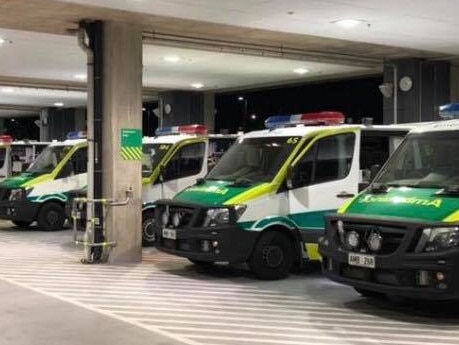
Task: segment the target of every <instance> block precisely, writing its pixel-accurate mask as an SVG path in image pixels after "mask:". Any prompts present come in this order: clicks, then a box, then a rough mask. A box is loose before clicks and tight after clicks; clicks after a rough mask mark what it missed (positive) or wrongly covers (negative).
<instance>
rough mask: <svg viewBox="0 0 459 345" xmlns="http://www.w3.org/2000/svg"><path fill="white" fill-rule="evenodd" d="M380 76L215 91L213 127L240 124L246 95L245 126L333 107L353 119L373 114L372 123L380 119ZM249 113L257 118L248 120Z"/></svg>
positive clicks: (257, 126)
mask: <svg viewBox="0 0 459 345" xmlns="http://www.w3.org/2000/svg"><path fill="white" fill-rule="evenodd" d="M381 83H382V77H371V78H364V79H353V80H344V81H335V82H328V83H323V84H308V85H302V86H294V87H282V88H275V89H268V90H260V91H253V92H246V93H244V92H242V93H227V94H218V95H217V96H216V98H215V107H216V110H217V113H216V115H215V116H216V118H215V123H216V128H215V131H216V132H217V133H218V132H220V130H221V129H224V128H227V129H229V132H230V133H234V132H236V131H237V129H238V127H240V126H242V114H243V113H244V102H243V101H239V100H238V97H239V96H244V97H246V99H247V116H246V124H247V130H254V129H261V128H264V120H265V119H266V118H267V117H268V116H271V115H283V114H299V113H305V112H310V111H321V110H337V111H342V112H343V113H344V114H345V116H346V117H351V118H352V119H353V121H354V122H355V123H360V119H361V118H362V117H373V118H374V123H382V114H383V98H382V95H381V93H380V91H379V89H378V85H380V84H381ZM251 114H256V115H257V119H256V120H252V119H251V116H250V115H251Z"/></svg>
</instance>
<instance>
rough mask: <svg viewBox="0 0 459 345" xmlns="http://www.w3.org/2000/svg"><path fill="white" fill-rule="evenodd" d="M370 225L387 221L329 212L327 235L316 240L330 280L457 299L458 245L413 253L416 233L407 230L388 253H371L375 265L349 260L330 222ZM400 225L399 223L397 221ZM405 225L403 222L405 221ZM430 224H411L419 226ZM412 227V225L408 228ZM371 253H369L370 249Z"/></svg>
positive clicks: (405, 294) (398, 293)
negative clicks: (432, 251) (398, 242)
mask: <svg viewBox="0 0 459 345" xmlns="http://www.w3.org/2000/svg"><path fill="white" fill-rule="evenodd" d="M338 219H340V220H342V221H344V222H345V223H346V222H354V223H356V222H357V223H358V222H360V223H361V224H363V223H367V224H368V223H370V224H371V226H383V225H387V221H384V220H382V221H378V220H374V219H371V220H370V219H364V218H360V217H359V218H353V217H349V216H341V215H340V216H330V217H328V219H327V231H326V233H327V237H323V238H321V239H320V241H319V251H320V254H321V255H322V258H323V261H322V265H323V272H324V275H325V276H326V277H328V278H329V279H331V280H334V281H337V282H340V283H343V284H346V285H350V286H353V287H355V288H360V289H366V290H370V291H375V292H381V293H384V294H388V295H396V296H403V297H410V298H417V299H429V300H449V299H459V274H458V273H459V249H450V250H447V251H443V252H436V253H415V252H414V251H413V250H412V248H413V247H414V246H413V241H414V240H416V236H415V235H414V234H413V233H408V234H406V235H405V236H404V238H403V241H402V242H401V244H400V246H399V248H398V249H397V250H395V251H394V252H393V253H391V254H387V255H373V256H374V259H375V268H365V267H359V266H355V265H351V264H349V254H350V253H351V252H350V251H348V250H345V249H343V247H342V246H340V245H339V244H338V242H337V241H336V238H335V237H334V236H333V235H332V234H333V233H334V231H333V229H331V227H332V225H331V224H332V223H333V222H335V221H336V220H338ZM397 225H400V224H397ZM405 225H406V224H405ZM428 226H432V224H429V225H426V224H421V223H419V224H410V226H408V228H409V227H411V228H413V227H417V228H419V229H421V228H424V227H428ZM407 231H413V229H407ZM369 254H370V255H371V253H369Z"/></svg>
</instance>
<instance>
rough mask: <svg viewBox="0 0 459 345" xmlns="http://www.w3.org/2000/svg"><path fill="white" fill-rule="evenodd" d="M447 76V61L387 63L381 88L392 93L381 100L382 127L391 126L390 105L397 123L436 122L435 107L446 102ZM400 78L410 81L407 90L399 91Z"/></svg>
mask: <svg viewBox="0 0 459 345" xmlns="http://www.w3.org/2000/svg"><path fill="white" fill-rule="evenodd" d="M394 71H395V73H394ZM450 74H451V72H450V63H449V62H448V61H426V60H422V59H404V60H394V61H388V62H387V63H386V64H385V65H384V84H386V86H387V87H388V88H392V91H391V92H390V93H387V94H386V97H384V102H383V104H384V115H383V116H384V123H385V124H389V123H393V122H394V103H397V106H396V109H397V112H396V113H397V122H398V123H406V122H420V121H432V120H438V119H439V117H438V108H439V106H441V105H442V104H445V103H448V102H449V101H450V97H451V95H450ZM394 76H396V80H394ZM404 77H409V78H411V80H412V86H411V88H409V89H405V90H403V89H402V88H401V87H400V80H401V79H402V78H404ZM394 85H395V88H394ZM395 96H396V98H394V97H395ZM394 99H396V102H395V101H394Z"/></svg>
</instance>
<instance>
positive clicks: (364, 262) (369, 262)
mask: <svg viewBox="0 0 459 345" xmlns="http://www.w3.org/2000/svg"><path fill="white" fill-rule="evenodd" d="M348 263H349V265H351V266H359V267H366V268H375V266H376V265H375V257H374V256H373V255H364V254H357V253H349V256H348Z"/></svg>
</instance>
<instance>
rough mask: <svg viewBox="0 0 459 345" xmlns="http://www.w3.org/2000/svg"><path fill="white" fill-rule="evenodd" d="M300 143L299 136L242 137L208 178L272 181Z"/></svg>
mask: <svg viewBox="0 0 459 345" xmlns="http://www.w3.org/2000/svg"><path fill="white" fill-rule="evenodd" d="M297 142H299V138H296V137H295V138H292V137H270V138H249V139H241V140H240V141H238V142H237V143H236V144H234V145H233V146H231V148H230V149H229V150H228V151H227V152H226V153H225V154H224V155H223V157H222V158H221V159H220V161H219V162H218V163H217V165H216V166H215V168H213V170H212V171H211V172H210V173H209V174H208V175H207V177H206V178H207V179H211V180H226V181H236V180H237V179H239V178H246V179H250V180H252V181H254V182H269V181H271V180H272V179H273V178H274V176H275V175H276V174H277V173H278V172H279V169H280V168H281V167H282V164H283V163H284V162H285V160H286V159H287V157H288V156H289V155H290V154H291V152H292V151H293V149H294V148H295V146H296V143H297Z"/></svg>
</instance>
